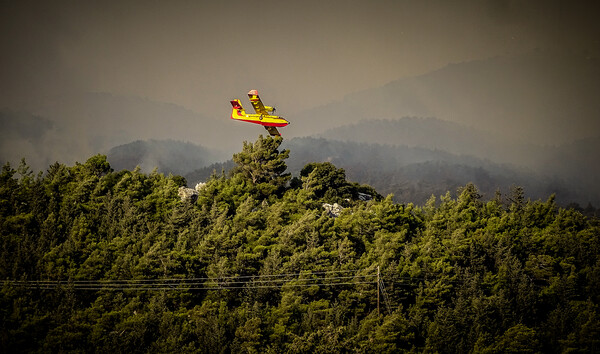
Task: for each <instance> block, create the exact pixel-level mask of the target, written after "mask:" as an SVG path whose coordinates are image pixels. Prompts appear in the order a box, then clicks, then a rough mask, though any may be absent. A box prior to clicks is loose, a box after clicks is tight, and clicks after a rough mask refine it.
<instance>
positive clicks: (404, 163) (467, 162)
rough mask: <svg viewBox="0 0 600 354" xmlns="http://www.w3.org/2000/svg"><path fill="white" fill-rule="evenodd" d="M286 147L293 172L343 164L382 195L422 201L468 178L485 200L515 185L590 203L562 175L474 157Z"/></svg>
mask: <svg viewBox="0 0 600 354" xmlns="http://www.w3.org/2000/svg"><path fill="white" fill-rule="evenodd" d="M282 146H283V147H285V148H287V149H290V150H291V152H290V158H289V161H288V167H289V169H290V171H291V172H292V173H294V174H298V172H299V170H300V169H301V168H302V167H303V166H304V165H305V164H306V163H308V162H314V161H317V162H324V161H329V162H332V163H333V164H335V165H336V166H337V167H341V168H344V169H345V170H346V173H347V175H348V178H349V179H350V180H352V181H356V182H360V183H367V184H370V185H371V186H373V187H375V189H377V190H378V191H379V192H380V193H382V194H384V195H385V194H389V193H393V194H394V195H395V196H396V200H398V201H403V202H414V203H418V204H422V203H424V202H425V201H426V200H427V199H428V198H429V197H430V196H431V195H432V194H433V195H436V196H439V195H441V194H444V193H445V192H446V191H450V192H452V193H453V192H455V191H456V189H457V188H458V187H461V186H464V185H465V184H467V183H468V182H473V183H475V184H476V185H477V186H478V188H480V191H481V192H482V194H484V196H485V198H492V197H493V196H494V194H495V192H496V190H500V191H501V192H503V193H506V192H508V191H509V190H510V187H511V186H513V185H517V186H522V187H524V188H525V191H526V194H527V196H528V197H530V198H533V199H537V198H543V197H545V196H548V195H550V194H552V193H556V194H557V198H558V200H559V201H561V202H563V203H568V202H571V201H577V202H580V203H586V204H587V202H588V200H587V199H585V197H586V196H585V195H581V194H579V193H576V192H575V188H569V187H568V186H567V184H566V182H565V181H564V180H563V179H561V178H559V177H546V176H543V175H540V174H537V173H534V172H533V171H532V170H529V169H526V168H521V167H517V166H515V165H510V164H497V163H494V162H491V161H490V160H484V159H480V158H477V157H474V156H471V155H458V154H452V153H449V152H446V151H443V150H435V149H426V148H421V147H408V146H392V145H380V144H367V143H354V142H342V141H332V140H327V139H316V138H294V139H292V140H290V141H287V142H284V144H283V145H282ZM597 200H600V198H597Z"/></svg>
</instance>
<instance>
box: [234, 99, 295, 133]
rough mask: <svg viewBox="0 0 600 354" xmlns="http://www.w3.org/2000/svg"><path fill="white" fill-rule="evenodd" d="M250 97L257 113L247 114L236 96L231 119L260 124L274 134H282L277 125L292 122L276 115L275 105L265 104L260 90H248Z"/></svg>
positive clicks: (283, 125)
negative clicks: (260, 95)
mask: <svg viewBox="0 0 600 354" xmlns="http://www.w3.org/2000/svg"><path fill="white" fill-rule="evenodd" d="M248 98H249V99H250V103H252V107H254V111H255V112H256V114H246V111H244V108H242V104H241V102H240V100H238V99H237V98H236V99H235V100H233V101H231V105H232V106H233V110H232V111H231V119H236V120H241V121H244V122H250V123H256V124H260V125H262V126H263V127H265V129H266V130H267V131H268V132H269V134H271V135H273V136H276V135H279V136H281V134H279V131H278V130H277V127H285V126H286V125H288V124H290V122H288V121H287V120H285V119H283V117H279V116H276V115H274V113H275V107H269V106H265V105H263V103H262V101H261V100H260V97H258V91H256V90H250V92H248Z"/></svg>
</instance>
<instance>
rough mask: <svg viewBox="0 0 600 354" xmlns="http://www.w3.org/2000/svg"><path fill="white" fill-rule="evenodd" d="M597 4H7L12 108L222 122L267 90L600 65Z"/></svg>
mask: <svg viewBox="0 0 600 354" xmlns="http://www.w3.org/2000/svg"><path fill="white" fill-rule="evenodd" d="M594 4H595V2H592V1H574V2H571V1H569V2H567V1H510V0H489V1H464V0H458V1H428V0H419V1H364V0H361V1H326V0H319V1H314V0H304V1H294V2H292V1H260V0H255V1H248V0H244V1H129V0H124V1H123V0H122V1H106V0H104V1H5V0H2V2H1V4H0V16H1V18H0V45H1V46H2V55H1V56H0V75H1V80H0V90H1V95H0V108H10V109H21V110H27V109H34V108H32V107H36V106H37V105H43V104H47V103H48V102H51V101H52V100H53V97H55V95H57V94H62V93H63V92H69V91H94V92H96V91H100V92H110V93H113V94H124V95H135V96H140V97H147V98H150V99H153V100H158V101H164V102H172V103H175V104H178V105H181V106H184V107H187V108H189V109H191V110H194V111H197V112H202V113H204V114H206V115H208V116H210V117H215V118H216V117H218V116H219V115H220V114H221V113H220V112H222V111H223V109H224V108H223V107H227V105H228V100H229V99H231V98H234V97H240V98H243V96H245V93H246V92H247V91H248V90H249V89H252V88H257V89H259V90H260V91H261V93H262V94H263V95H265V96H268V98H269V100H268V101H269V102H267V103H271V104H277V105H278V107H279V108H280V110H281V108H285V111H286V112H287V113H288V114H290V113H291V114H293V113H294V112H297V111H300V110H302V109H304V108H310V107H314V106H318V105H320V104H324V103H327V102H330V101H332V100H337V99H340V98H342V97H343V96H344V95H345V94H347V93H351V92H356V91H359V90H362V89H367V88H372V87H377V86H380V85H383V84H385V83H387V82H390V81H393V80H396V79H399V78H402V77H406V76H414V75H419V74H423V73H426V72H428V71H431V70H434V69H437V68H440V67H443V66H445V65H446V64H448V63H451V62H462V61H468V60H472V59H480V58H487V57H492V56H496V55H504V54H515V53H519V52H522V51H528V50H532V49H535V48H543V49H561V50H570V51H575V52H578V53H587V55H590V56H595V57H597V56H598V54H599V53H600V50H599V48H600V35H599V34H600V24H599V23H600V21H598V20H597V12H596V11H594V10H595V6H594ZM263 97H264V96H263Z"/></svg>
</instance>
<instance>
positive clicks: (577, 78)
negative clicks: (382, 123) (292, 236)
mask: <svg viewBox="0 0 600 354" xmlns="http://www.w3.org/2000/svg"><path fill="white" fill-rule="evenodd" d="M599 94H600V61H599V60H598V59H594V58H586V57H583V56H577V55H564V54H557V53H552V52H534V53H530V54H528V55H520V56H514V57H496V58H490V59H486V60H479V61H471V62H463V63H458V64H451V65H448V66H446V67H444V68H441V69H439V70H437V71H433V72H430V73H427V74H424V75H421V76H416V77H409V78H403V79H400V80H396V81H393V82H390V83H389V84H387V85H385V86H382V87H379V88H374V89H369V90H365V91H360V92H357V93H355V94H351V95H348V96H346V97H344V99H343V100H342V101H340V102H334V103H331V104H328V105H325V106H322V107H316V108H314V109H310V110H307V111H305V112H302V113H300V114H298V115H297V116H296V117H294V120H295V121H301V122H303V124H304V125H303V127H300V128H297V127H294V132H295V134H296V136H302V135H310V134H315V133H318V132H320V131H323V130H326V129H329V128H333V127H336V126H339V125H342V124H352V123H356V122H358V121H360V120H363V119H375V118H384V119H391V118H400V117H405V116H419V117H437V118H440V119H443V120H447V121H452V122H457V123H462V124H464V125H467V126H473V127H476V128H478V129H484V130H488V131H492V132H494V133H499V134H501V135H506V136H512V137H515V138H519V139H521V140H523V141H531V142H534V143H541V144H555V143H564V142H567V141H571V140H574V139H577V138H582V137H589V136H591V135H594V134H595V133H594V132H597V131H600V121H599V120H598V119H597V117H598V116H600V100H598V99H597V97H598V95H599ZM317 127H318V128H317ZM319 129H320V131H319Z"/></svg>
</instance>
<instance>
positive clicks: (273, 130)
mask: <svg viewBox="0 0 600 354" xmlns="http://www.w3.org/2000/svg"><path fill="white" fill-rule="evenodd" d="M264 127H265V129H266V130H267V131H268V132H269V134H271V135H272V136H281V134H279V130H277V128H275V127H271V126H268V125H264Z"/></svg>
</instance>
